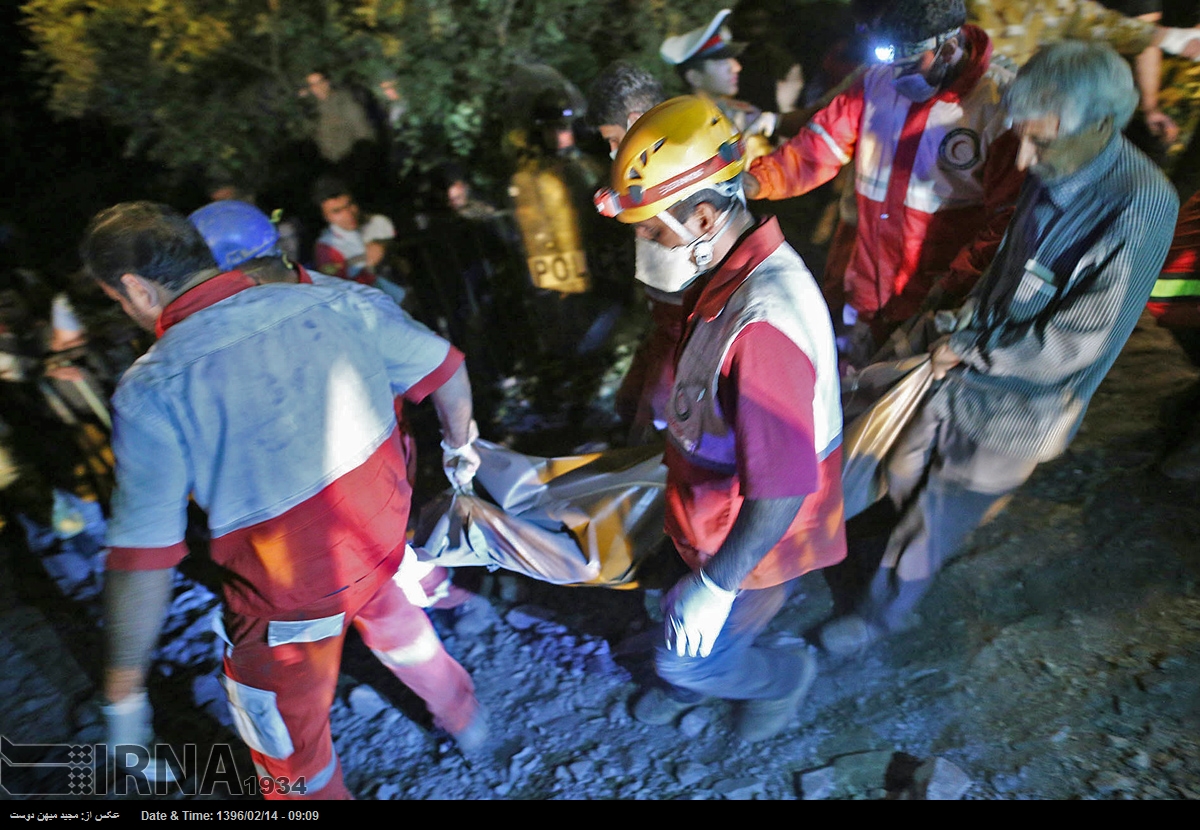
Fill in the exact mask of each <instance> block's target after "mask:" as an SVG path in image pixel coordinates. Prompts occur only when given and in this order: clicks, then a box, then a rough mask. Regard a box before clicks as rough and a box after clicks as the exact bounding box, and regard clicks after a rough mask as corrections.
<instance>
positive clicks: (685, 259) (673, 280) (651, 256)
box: [633, 210, 730, 294]
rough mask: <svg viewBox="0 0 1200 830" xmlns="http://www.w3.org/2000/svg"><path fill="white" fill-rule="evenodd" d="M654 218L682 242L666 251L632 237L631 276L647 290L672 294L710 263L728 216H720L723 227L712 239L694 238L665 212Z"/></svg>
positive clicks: (685, 286)
mask: <svg viewBox="0 0 1200 830" xmlns="http://www.w3.org/2000/svg"><path fill="white" fill-rule="evenodd" d="M658 218H659V219H661V220H662V221H663V223H664V224H665V225H666V226H667V227H669V228H670V229H671V230H673V231H674V232H675V233H676V234H677V235H678V236H679V238H680V239H683V240H686V242H685V244H683V245H680V246H678V247H675V248H667V247H664V246H663V245H660V244H658V243H657V242H651V241H650V240H649V239H642V238H640V237H639V238H636V239H635V240H634V253H635V256H636V259H635V269H634V275H633V276H634V279H636V280H638V281H639V282H642V283H645V284H646V285H648V286H650V287H651V288H654V289H657V290H659V291H663V292H665V293H667V294H675V293H677V292H680V291H683V290H684V289H685V288H687V287H688V286H689V285H691V284H692V282H693V281H694V280H695V279H696V277H698V276H700V275H701V274H703V273H704V272H705V271H707V270H708V269H709V266H710V265H712V264H713V245H714V244H716V242H717V240H718V239H720V238H721V236H722V234H724V233H725V231H726V230H728V229H729V225H730V222H729V219H730V215H729V212H728V211H726V212H725V213H724V214H723V215H722V217H721V218H722V219H724V220H725V221H724V224H722V225H721V228H720V230H718V231H717V232H716V233H715V234H714V235H713V237H712V239H701V238H699V237H697V236H696V235H695V234H693V233H692V232H691V231H689V230H688V229H687V228H686V227H684V225H683V223H681V222H679V221H678V220H677V219H676V218H675V217H674V216H672V215H671V214H670V213H668V212H667V211H665V210H664V211H663V212H662V213H660V214H658Z"/></svg>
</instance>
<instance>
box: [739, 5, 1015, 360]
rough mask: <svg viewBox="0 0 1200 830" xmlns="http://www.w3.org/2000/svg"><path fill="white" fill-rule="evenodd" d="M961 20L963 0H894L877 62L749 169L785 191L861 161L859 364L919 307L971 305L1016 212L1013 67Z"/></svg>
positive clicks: (854, 355)
mask: <svg viewBox="0 0 1200 830" xmlns="http://www.w3.org/2000/svg"><path fill="white" fill-rule="evenodd" d="M965 20H966V12H965V10H964V7H963V2H962V0H897V1H896V2H894V3H890V4H888V5H887V6H886V7H884V8H883V10H882V12H881V13H880V14H879V16H878V18H877V20H876V23H875V25H874V27H873V28H872V29H871V32H870V34H871V36H872V38H873V43H874V54H875V56H876V58H877V60H879V62H880V63H879V65H878V66H875V67H873V68H871V69H870V70H868V71H867V72H866V73H865V74H864V75H862V77H860V78H859V79H858V80H857V81H855V82H854V83H853V85H852V86H851V87H850V88H849V89H848V90H846V91H845V92H844V93H842V94H841V95H839V96H837V97H836V98H834V99H833V101H832V102H831V103H830V104H829V105H828V106H827V107H825V108H824V109H822V110H821V111H820V112H818V113H817V114H816V115H815V116H813V118H812V120H811V121H810V122H809V124H808V125H807V126H806V127H805V128H803V129H802V130H801V131H800V132H799V134H797V135H796V136H795V137H794V138H792V139H790V140H789V141H788V142H787V143H786V144H785V145H783V146H782V147H781V148H779V149H778V150H776V151H775V152H774V153H772V154H770V155H769V156H765V157H762V158H759V159H755V160H754V162H753V163H752V164H751V165H750V175H749V176H748V177H747V180H746V195H747V196H749V197H750V198H752V199H786V198H790V197H793V196H799V195H801V194H803V193H807V192H809V191H811V190H813V189H814V188H816V187H818V186H820V185H822V184H824V183H825V182H827V181H830V180H831V179H833V178H834V176H836V175H837V173H838V171H839V170H841V168H842V167H843V166H844V165H848V164H850V163H851V162H853V163H854V171H855V182H854V187H855V192H856V203H857V209H858V221H857V225H856V232H855V233H856V238H855V244H854V250H853V252H852V253H851V255H850V259H849V263H848V265H847V266H846V269H845V273H844V276H843V278H842V283H843V288H844V293H845V303H846V305H845V307H844V308H843V309H842V310H841V314H838V315H835V319H837V318H838V317H840V318H841V319H840V321H839V325H838V328H839V330H840V331H841V332H842V336H841V339H840V340H839V346H840V347H841V352H842V355H843V357H844V358H845V360H846V362H847V363H848V364H849V365H850V366H852V367H854V368H861V367H862V366H863V365H865V364H866V363H867V362H868V361H869V360H870V358H871V357H872V356H873V355H874V353H875V351H876V349H877V348H878V347H879V346H881V345H882V344H883V342H884V341H885V339H886V338H887V337H888V335H889V334H890V333H891V332H892V331H893V330H894V329H895V328H896V327H897V326H899V325H900V324H901V323H903V322H904V321H905V320H907V319H908V318H910V317H912V316H913V315H914V314H916V313H917V312H918V311H920V310H922V309H923V308H940V307H944V306H953V305H956V304H957V303H959V302H961V300H962V298H963V297H964V296H965V295H966V293H967V291H968V290H970V288H971V287H972V286H973V285H974V283H975V280H976V279H978V277H979V274H980V273H981V272H982V271H983V269H984V268H985V267H986V266H987V264H988V262H990V261H991V258H992V256H993V255H994V254H995V251H996V247H997V245H998V244H999V242H1000V237H1001V236H1002V235H1003V233H1004V229H1005V227H1006V226H1007V224H1008V219H1009V217H1010V216H1011V215H1012V210H1013V204H1014V201H1015V198H1016V193H1017V191H1018V189H1019V188H1020V184H1021V179H1022V176H1021V174H1020V172H1019V171H1018V170H1017V168H1016V150H1017V142H1016V139H1015V138H1014V137H1013V136H1012V135H1011V133H1009V132H1008V130H1007V127H1006V124H1005V113H1004V111H1003V109H1002V108H1001V106H1000V95H1001V93H1002V91H1003V89H1004V87H1005V86H1006V85H1007V84H1008V83H1009V81H1010V80H1011V79H1012V73H1010V72H1008V71H1006V70H1004V69H1000V68H999V67H996V66H993V65H991V61H990V59H991V43H990V41H989V39H988V36H987V35H986V34H985V33H984V32H983V31H982V30H981V29H979V28H977V27H975V26H971V25H964V24H965ZM829 293H831V294H834V295H836V293H837V292H836V291H830V292H829Z"/></svg>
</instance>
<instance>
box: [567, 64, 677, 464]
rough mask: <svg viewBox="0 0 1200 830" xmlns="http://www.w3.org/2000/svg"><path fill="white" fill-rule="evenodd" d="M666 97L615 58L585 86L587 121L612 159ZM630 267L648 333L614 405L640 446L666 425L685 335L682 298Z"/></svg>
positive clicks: (633, 68) (654, 83) (653, 81)
mask: <svg viewBox="0 0 1200 830" xmlns="http://www.w3.org/2000/svg"><path fill="white" fill-rule="evenodd" d="M664 98H665V96H664V94H663V90H662V84H660V83H659V82H658V79H657V78H655V77H654V76H653V75H651V74H650V73H649V72H647V71H646V70H644V69H641V68H640V67H638V66H636V65H635V64H633V63H630V62H629V61H614V62H613V63H611V64H609V65H608V66H607V67H605V69H604V71H603V72H601V73H600V75H599V76H597V78H596V80H595V81H593V82H592V85H591V87H589V89H588V119H589V120H590V121H591V123H592V124H593V125H594V126H595V127H596V129H597V130H598V131H599V133H600V135H601V137H602V138H604V139H605V140H606V141H607V142H608V146H609V147H610V148H611V150H612V152H611V154H610V155H611V157H612V158H613V159H616V156H617V148H618V147H620V146H621V140H622V139H623V138H625V133H626V132H627V131H628V130H629V128H630V127H631V126H633V123H634V122H635V121H637V120H638V119H639V118H641V117H642V114H643V113H645V112H646V111H648V110H649V109H651V108H652V107H654V106H656V105H658V104H661V103H662V102H663V100H664ZM634 265H635V268H634V276H635V277H636V278H637V279H638V281H639V282H640V283H641V286H642V292H643V293H644V294H645V296H646V302H647V304H648V305H649V309H650V331H649V332H647V333H646V336H645V337H643V338H642V341H641V343H639V344H638V348H637V351H636V352H635V353H634V355H633V360H632V361H631V362H630V364H629V370H628V371H627V372H626V373H625V377H624V378H622V380H621V385H620V387H619V388H618V389H617V393H616V397H615V399H614V401H613V407H614V409H615V410H616V413H617V415H618V417H620V419H621V421H622V423H624V424H626V425H627V426H628V427H629V438H628V441H629V443H630V444H641V443H645V442H647V441H649V440H651V439H652V438H654V436H655V435H657V431H658V430H660V429H663V428H664V427H665V426H666V423H667V420H666V404H667V397H668V394H669V393H670V391H671V384H672V383H673V382H674V380H675V367H674V358H675V347H676V346H677V345H678V344H679V338H680V337H681V335H682V334H683V297H682V295H680V294H679V293H672V292H669V291H664V290H662V289H660V288H657V287H655V286H654V285H653V284H651V283H649V282H646V281H645V279H644V278H648V277H649V275H647V274H643V273H641V272H640V271H638V270H637V268H636V260H635V263H634Z"/></svg>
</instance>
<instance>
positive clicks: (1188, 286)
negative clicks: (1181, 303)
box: [1150, 277, 1200, 300]
mask: <svg viewBox="0 0 1200 830" xmlns="http://www.w3.org/2000/svg"><path fill="white" fill-rule="evenodd" d="M1179 297H1196V298H1200V280H1179V279H1167V278H1165V277H1164V278H1162V279H1160V280H1159V281H1158V282H1156V283H1154V290H1153V291H1151V292H1150V299H1152V300H1168V299H1177V298H1179Z"/></svg>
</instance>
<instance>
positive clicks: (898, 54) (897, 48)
mask: <svg viewBox="0 0 1200 830" xmlns="http://www.w3.org/2000/svg"><path fill="white" fill-rule="evenodd" d="M959 31H960V27H958V26H956V27H954V28H953V29H947V30H946V31H944V32H941V33H940V34H936V35H934V36H933V37H927V38H925V39H924V40H917V41H912V42H910V43H901V42H894V41H890V40H878V41H876V43H875V44H874V48H873V49H872V52H873V54H874V55H875V60H877V61H878V62H879V63H890V64H902V63H908V62H909V61H911V60H913V59H914V58H916V57H918V56H920V55H923V54H924V53H926V52H929V51H931V50H934V49H938V48H940V47H941V46H942V44H943V43H945V42H946V41H948V40H950V38H952V37H954V36H955V35H957V34H958V33H959Z"/></svg>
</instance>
